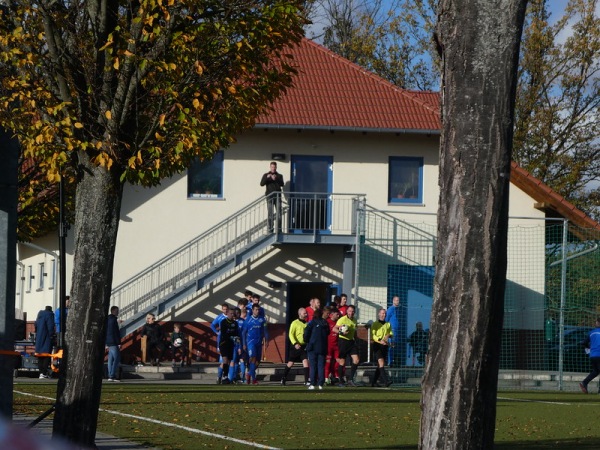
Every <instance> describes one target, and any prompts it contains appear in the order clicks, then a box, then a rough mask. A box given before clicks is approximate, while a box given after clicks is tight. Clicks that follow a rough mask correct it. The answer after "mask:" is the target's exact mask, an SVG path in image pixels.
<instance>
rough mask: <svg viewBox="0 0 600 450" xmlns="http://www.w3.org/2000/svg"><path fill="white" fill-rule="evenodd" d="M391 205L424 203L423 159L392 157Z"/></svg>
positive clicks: (389, 187)
mask: <svg viewBox="0 0 600 450" xmlns="http://www.w3.org/2000/svg"><path fill="white" fill-rule="evenodd" d="M388 182H389V184H388V202H389V203H404V204H410V203H423V158H418V157H405V156H391V157H390V161H389V179H388Z"/></svg>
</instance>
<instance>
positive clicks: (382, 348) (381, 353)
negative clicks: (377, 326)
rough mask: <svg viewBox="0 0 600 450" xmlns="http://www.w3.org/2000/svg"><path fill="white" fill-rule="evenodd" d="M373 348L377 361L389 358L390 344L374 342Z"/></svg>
mask: <svg viewBox="0 0 600 450" xmlns="http://www.w3.org/2000/svg"><path fill="white" fill-rule="evenodd" d="M371 349H372V350H373V358H374V359H375V361H377V360H378V359H383V360H387V357H388V352H389V349H390V348H389V346H387V345H382V344H379V343H377V342H373V344H372V345H371Z"/></svg>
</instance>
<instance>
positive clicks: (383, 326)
mask: <svg viewBox="0 0 600 450" xmlns="http://www.w3.org/2000/svg"><path fill="white" fill-rule="evenodd" d="M377 317H378V320H377V321H376V322H373V324H372V325H371V349H372V353H373V357H374V358H375V361H377V367H376V368H375V373H374V374H373V378H372V379H371V386H372V387H375V385H376V384H377V381H378V380H379V378H381V381H382V382H383V384H384V385H385V386H386V387H387V386H389V385H390V384H392V382H391V381H390V380H389V378H388V376H387V373H386V371H385V360H386V357H387V355H388V342H389V340H390V338H391V337H392V327H391V325H390V323H389V322H386V320H385V318H386V310H385V309H384V308H381V309H380V310H379V312H378V313H377Z"/></svg>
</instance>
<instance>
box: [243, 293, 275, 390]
mask: <svg viewBox="0 0 600 450" xmlns="http://www.w3.org/2000/svg"><path fill="white" fill-rule="evenodd" d="M260 309H261V308H260V306H259V305H258V303H255V304H254V305H252V315H251V316H250V317H248V318H247V319H246V322H245V323H244V329H243V330H242V345H243V351H245V352H246V353H247V354H248V367H249V373H248V374H246V383H248V384H250V383H252V384H258V381H256V369H258V366H259V364H260V360H261V358H262V346H263V343H264V344H265V349H266V348H267V347H268V346H269V341H268V339H269V334H268V333H267V320H266V319H265V318H264V317H261V316H260Z"/></svg>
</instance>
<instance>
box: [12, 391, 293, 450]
mask: <svg viewBox="0 0 600 450" xmlns="http://www.w3.org/2000/svg"><path fill="white" fill-rule="evenodd" d="M13 392H15V393H16V394H20V395H27V396H30V397H35V398H42V399H46V400H54V399H53V398H52V397H44V396H43V395H35V394H30V393H28V392H20V391H13ZM99 411H102V412H105V413H108V414H114V415H116V416H122V417H127V418H130V419H137V420H144V421H146V422H151V423H155V424H158V425H163V426H165V427H171V428H178V429H180V430H185V431H189V432H190V433H196V434H203V435H205V436H210V437H214V438H217V439H223V440H226V441H231V442H235V443H237V444H243V445H247V446H249V447H255V448H264V449H268V450H282V449H280V448H278V447H269V446H268V445H262V444H258V443H256V442H251V441H244V440H243V439H236V438H232V437H230V436H224V435H222V434H216V433H211V432H210V431H204V430H199V429H197V428H191V427H186V426H184V425H177V424H174V423H169V422H163V421H162V420H156V419H150V418H148V417H142V416H135V415H133V414H127V413H122V412H119V411H112V410H110V409H104V408H100V409H99Z"/></svg>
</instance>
